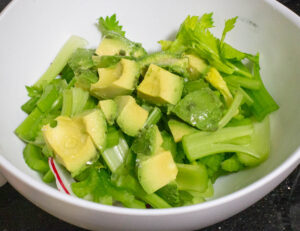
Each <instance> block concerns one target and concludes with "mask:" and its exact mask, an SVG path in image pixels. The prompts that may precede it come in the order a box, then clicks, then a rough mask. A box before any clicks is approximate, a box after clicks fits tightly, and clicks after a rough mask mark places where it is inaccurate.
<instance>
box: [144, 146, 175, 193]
mask: <svg viewBox="0 0 300 231" xmlns="http://www.w3.org/2000/svg"><path fill="white" fill-rule="evenodd" d="M177 172H178V170H177V167H176V164H175V162H174V160H173V157H172V154H171V152H169V151H162V152H159V153H157V154H155V155H153V156H151V157H149V158H147V159H146V160H142V161H140V163H139V166H138V179H139V182H140V184H141V185H142V187H143V189H144V190H145V191H146V192H147V193H148V194H151V193H154V192H155V191H157V190H158V189H160V188H162V187H163V186H165V185H167V184H168V183H170V182H171V181H173V180H175V178H176V175H177Z"/></svg>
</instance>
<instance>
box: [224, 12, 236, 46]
mask: <svg viewBox="0 0 300 231" xmlns="http://www.w3.org/2000/svg"><path fill="white" fill-rule="evenodd" d="M237 18H238V17H237V16H236V17H234V18H231V19H228V20H226V22H225V27H224V30H223V33H222V38H221V42H220V47H222V45H223V43H224V39H225V36H226V34H227V32H229V31H231V30H232V29H233V28H234V24H235V23H236V20H237Z"/></svg>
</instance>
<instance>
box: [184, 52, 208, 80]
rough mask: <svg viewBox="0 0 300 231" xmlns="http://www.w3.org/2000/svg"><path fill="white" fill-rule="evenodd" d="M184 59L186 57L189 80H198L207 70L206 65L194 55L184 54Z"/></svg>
mask: <svg viewBox="0 0 300 231" xmlns="http://www.w3.org/2000/svg"><path fill="white" fill-rule="evenodd" d="M184 57H187V58H188V60H189V65H188V71H189V73H190V80H196V79H199V78H200V77H201V75H203V74H204V73H205V72H206V70H207V67H208V65H207V64H206V62H205V61H204V60H203V59H201V58H199V57H198V56H196V55H194V54H186V55H184Z"/></svg>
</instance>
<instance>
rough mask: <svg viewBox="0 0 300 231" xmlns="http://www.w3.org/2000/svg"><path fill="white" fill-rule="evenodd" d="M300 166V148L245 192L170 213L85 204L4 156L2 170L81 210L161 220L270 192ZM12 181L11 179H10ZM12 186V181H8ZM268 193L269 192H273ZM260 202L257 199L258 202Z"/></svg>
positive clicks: (169, 211)
mask: <svg viewBox="0 0 300 231" xmlns="http://www.w3.org/2000/svg"><path fill="white" fill-rule="evenodd" d="M299 164H300V148H298V149H297V150H296V151H295V152H294V153H293V154H292V155H291V156H290V157H289V158H288V159H287V160H286V161H285V162H283V163H282V164H281V165H280V166H279V167H278V168H276V169H274V170H273V171H272V172H270V173H269V174H267V175H266V176H264V177H262V178H261V179H259V180H257V181H256V182H254V183H252V184H250V185H248V186H247V187H245V188H242V189H240V190H238V191H236V192H234V193H231V194H229V195H226V196H224V197H221V198H218V199H215V200H212V201H207V202H205V203H202V204H197V205H191V206H185V207H178V208H170V209H159V210H140V209H129V208H121V207H112V206H107V205H102V204H97V203H93V202H90V201H86V200H83V199H80V198H76V197H72V196H69V195H66V194H63V193H61V192H59V191H58V190H56V189H54V188H52V187H50V186H48V185H46V184H45V183H42V182H39V181H37V180H35V179H32V178H31V177H30V176H27V175H25V174H24V173H22V172H21V171H20V170H19V169H17V168H16V167H15V166H13V165H12V164H11V163H10V162H9V161H8V160H6V159H5V158H4V157H3V156H1V155H0V169H1V170H2V174H3V175H4V176H5V177H7V175H8V174H11V175H13V176H14V177H15V178H18V179H22V181H23V182H25V183H26V184H27V185H29V186H30V187H31V188H32V189H33V190H36V191H39V192H40V193H43V194H46V195H47V196H50V197H53V198H55V199H57V200H60V201H64V202H67V203H71V204H74V205H77V206H80V207H82V208H86V209H92V210H95V211H102V212H108V213H115V214H127V215H136V216H143V215H148V216H162V215H171V214H178V213H188V212H193V211H195V210H197V211H198V210H204V209H207V208H211V207H215V206H218V205H220V204H222V203H228V202H230V201H234V200H235V199H237V198H240V197H243V196H245V195H246V194H248V193H252V192H254V191H255V190H257V189H259V188H260V187H262V186H265V185H266V184H271V183H273V187H271V188H270V190H272V189H273V188H275V187H276V186H277V185H278V184H279V183H280V182H281V181H279V182H277V183H275V184H274V182H273V181H274V180H275V179H276V178H278V177H280V176H282V174H284V177H282V180H283V179H284V178H286V177H287V176H288V175H289V174H290V173H291V172H292V171H293V170H294V169H295V168H296V167H297V166H298V165H299ZM7 178H9V177H7ZM8 182H9V180H8ZM270 190H269V191H270ZM259 199H260V198H257V200H259Z"/></svg>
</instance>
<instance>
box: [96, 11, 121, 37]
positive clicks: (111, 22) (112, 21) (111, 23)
mask: <svg viewBox="0 0 300 231" xmlns="http://www.w3.org/2000/svg"><path fill="white" fill-rule="evenodd" d="M98 28H99V30H100V31H101V33H102V34H103V36H105V35H107V34H109V33H111V32H113V33H115V34H119V35H121V36H123V37H124V36H125V31H123V30H122V28H123V26H121V25H119V21H118V20H117V16H116V14H113V15H112V16H110V17H108V16H106V18H105V19H104V18H103V17H101V18H99V21H98Z"/></svg>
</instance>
